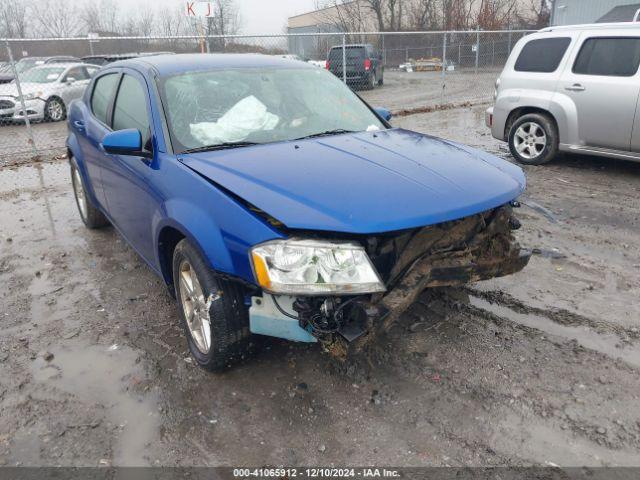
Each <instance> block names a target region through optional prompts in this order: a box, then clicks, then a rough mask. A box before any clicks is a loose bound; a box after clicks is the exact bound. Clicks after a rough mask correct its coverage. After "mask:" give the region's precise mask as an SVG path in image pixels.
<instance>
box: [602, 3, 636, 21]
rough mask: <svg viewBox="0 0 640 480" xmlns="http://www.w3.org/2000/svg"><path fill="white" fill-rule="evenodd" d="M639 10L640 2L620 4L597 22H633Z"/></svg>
mask: <svg viewBox="0 0 640 480" xmlns="http://www.w3.org/2000/svg"><path fill="white" fill-rule="evenodd" d="M638 10H640V3H633V4H631V5H618V6H617V7H614V8H612V9H611V10H609V11H608V12H607V13H606V14H604V15H603V16H602V17H600V18H599V19H598V20H596V23H614V22H632V21H633V19H634V17H635V15H636V12H637V11H638Z"/></svg>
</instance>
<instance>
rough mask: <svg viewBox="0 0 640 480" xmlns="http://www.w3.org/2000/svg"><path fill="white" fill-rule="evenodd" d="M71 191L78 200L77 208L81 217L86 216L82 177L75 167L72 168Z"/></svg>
mask: <svg viewBox="0 0 640 480" xmlns="http://www.w3.org/2000/svg"><path fill="white" fill-rule="evenodd" d="M73 192H74V194H75V196H76V200H77V202H78V209H79V210H80V215H82V218H87V200H86V197H85V194H84V187H83V185H82V179H81V178H80V172H78V169H77V168H74V170H73Z"/></svg>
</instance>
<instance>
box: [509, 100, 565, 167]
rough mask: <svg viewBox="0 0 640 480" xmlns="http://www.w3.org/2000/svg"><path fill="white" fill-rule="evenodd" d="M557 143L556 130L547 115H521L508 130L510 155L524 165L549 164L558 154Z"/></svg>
mask: <svg viewBox="0 0 640 480" xmlns="http://www.w3.org/2000/svg"><path fill="white" fill-rule="evenodd" d="M558 143H559V138H558V128H557V127H556V125H555V123H554V122H553V120H552V119H551V118H550V117H549V116H547V115H543V114H539V113H530V114H527V115H523V116H521V117H520V118H518V119H517V120H516V121H515V122H514V123H513V125H511V128H510V129H509V150H510V151H511V155H513V157H514V158H515V159H516V160H517V161H518V162H520V163H523V164H525V165H542V164H544V163H548V162H550V161H551V160H553V159H554V157H555V156H556V155H557V153H558Z"/></svg>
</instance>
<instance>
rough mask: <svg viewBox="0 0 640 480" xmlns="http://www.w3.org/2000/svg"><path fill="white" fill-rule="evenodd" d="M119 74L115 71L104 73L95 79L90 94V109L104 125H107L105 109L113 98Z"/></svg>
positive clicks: (106, 109)
mask: <svg viewBox="0 0 640 480" xmlns="http://www.w3.org/2000/svg"><path fill="white" fill-rule="evenodd" d="M118 78H120V76H119V75H118V74H117V73H110V74H108V75H104V76H102V77H100V78H98V80H96V83H95V87H94V88H93V94H92V95H91V111H92V112H93V115H94V116H95V117H96V118H97V119H98V120H100V121H101V122H102V123H104V124H105V125H108V124H109V122H108V119H107V111H108V110H109V104H110V103H111V100H112V99H113V95H114V94H115V91H116V86H117V84H118Z"/></svg>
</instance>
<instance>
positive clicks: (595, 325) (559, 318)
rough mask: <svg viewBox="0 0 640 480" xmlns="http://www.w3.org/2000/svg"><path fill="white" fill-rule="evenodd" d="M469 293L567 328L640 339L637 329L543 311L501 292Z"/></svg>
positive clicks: (559, 310) (625, 339)
mask: <svg viewBox="0 0 640 480" xmlns="http://www.w3.org/2000/svg"><path fill="white" fill-rule="evenodd" d="M467 292H468V293H469V294H470V295H472V296H474V297H477V298H482V299H484V300H486V301H487V302H489V303H490V304H496V305H500V306H503V307H507V308H509V309H511V310H513V311H515V312H518V313H521V314H525V315H528V314H532V315H536V316H540V317H546V318H548V319H549V320H551V321H553V322H555V323H557V324H559V325H562V326H565V327H580V326H584V327H589V328H591V329H592V330H593V331H595V332H597V333H600V334H615V335H618V336H619V337H620V340H621V341H623V342H628V341H629V340H630V339H632V340H639V339H640V330H638V329H637V328H635V327H631V328H626V327H624V326H622V325H618V324H615V323H611V322H607V321H606V320H596V319H593V318H588V317H585V316H583V315H580V314H578V313H575V312H570V311H569V310H566V309H563V308H552V309H543V308H539V307H532V306H529V305H526V304H525V303H523V302H521V301H519V300H517V299H516V298H514V297H513V296H511V295H509V294H508V293H506V292H503V291H501V290H477V289H473V288H469V289H467Z"/></svg>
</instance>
